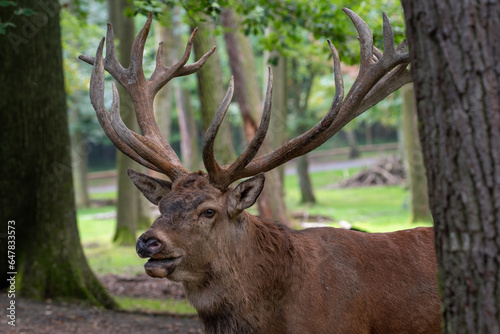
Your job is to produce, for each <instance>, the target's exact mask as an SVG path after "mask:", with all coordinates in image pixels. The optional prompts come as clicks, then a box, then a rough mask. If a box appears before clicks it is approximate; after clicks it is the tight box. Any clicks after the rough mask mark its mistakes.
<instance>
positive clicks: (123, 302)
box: [115, 296, 196, 315]
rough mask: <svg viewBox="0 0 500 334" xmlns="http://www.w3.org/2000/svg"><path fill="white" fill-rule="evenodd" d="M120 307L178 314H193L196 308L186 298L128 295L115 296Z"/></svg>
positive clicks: (130, 309)
mask: <svg viewBox="0 0 500 334" xmlns="http://www.w3.org/2000/svg"><path fill="white" fill-rule="evenodd" d="M115 300H116V302H117V303H118V305H119V306H120V308H122V309H124V310H129V311H147V312H168V313H175V314H179V315H194V314H196V310H195V308H194V307H192V306H191V305H190V304H189V302H188V301H186V300H173V299H163V300H158V299H146V298H130V297H122V296H117V297H115Z"/></svg>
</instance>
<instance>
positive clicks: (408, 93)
mask: <svg viewBox="0 0 500 334" xmlns="http://www.w3.org/2000/svg"><path fill="white" fill-rule="evenodd" d="M402 92H403V110H402V113H403V117H402V123H403V124H402V125H403V137H404V140H403V142H404V150H403V152H404V161H405V169H406V174H407V179H408V188H409V189H410V222H411V223H415V222H422V221H431V220H432V216H431V210H430V208H429V194H428V191H427V177H426V176H425V166H424V158H423V154H422V147H421V144H420V137H419V135H418V117H417V106H416V102H415V94H414V90H413V84H408V85H406V86H404V87H403V90H402Z"/></svg>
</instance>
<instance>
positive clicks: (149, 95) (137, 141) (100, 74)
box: [79, 13, 215, 181]
mask: <svg viewBox="0 0 500 334" xmlns="http://www.w3.org/2000/svg"><path fill="white" fill-rule="evenodd" d="M152 17H153V15H152V13H150V14H149V16H148V19H147V21H146V23H145V24H144V26H143V27H142V29H141V31H140V32H139V34H138V35H137V37H136V38H135V41H134V43H133V45H132V50H131V54H130V65H129V67H128V68H124V67H123V66H122V65H121V64H120V62H119V61H118V58H117V56H116V52H115V45H114V36H113V27H112V26H111V24H109V23H108V31H107V35H106V57H105V58H104V59H103V58H102V49H103V45H104V38H103V39H102V40H101V43H100V44H99V47H98V48H97V52H96V56H95V58H94V57H89V56H84V55H81V56H80V57H79V58H80V59H81V60H83V61H85V62H87V63H89V64H91V65H94V68H93V70H92V76H91V80H90V100H91V102H92V106H93V107H94V109H95V110H96V113H97V118H98V119H99V123H100V124H101V127H102V128H103V130H104V132H105V133H106V135H107V136H108V137H109V139H110V140H111V141H112V142H113V144H114V145H115V146H116V147H117V148H119V149H120V150H121V151H122V152H123V153H125V154H126V155H127V156H129V157H130V158H132V159H134V160H135V161H137V162H138V163H140V164H142V165H143V166H146V167H148V168H150V169H153V170H156V171H158V172H161V173H164V174H165V175H167V176H168V177H169V178H170V179H171V180H172V181H173V180H175V179H176V178H178V177H179V176H180V175H182V174H185V173H187V171H186V170H185V169H184V168H183V167H182V165H181V163H180V160H179V158H178V157H177V155H176V154H175V152H174V150H173V149H172V147H171V146H170V145H169V144H168V143H167V141H166V140H165V138H164V137H163V135H162V134H161V132H160V129H159V128H158V125H157V124H156V122H155V119H154V112H153V99H154V97H155V95H156V93H157V92H158V91H159V90H160V89H161V88H162V87H163V86H164V85H165V84H166V83H167V82H169V81H170V80H171V79H173V78H175V77H179V76H185V75H188V74H192V73H194V72H196V71H198V70H199V69H200V68H201V66H203V64H204V63H205V62H206V60H207V59H208V57H209V56H210V55H211V54H212V53H213V52H214V51H215V47H213V48H212V49H211V50H210V51H208V52H207V53H206V54H205V55H204V56H203V57H201V58H200V59H199V60H198V61H197V62H195V63H193V64H190V65H186V63H187V61H188V59H189V55H190V54H191V46H192V41H193V38H194V36H195V34H196V29H195V30H194V31H193V33H192V34H191V36H190V37H189V40H188V43H187V45H186V49H185V51H184V54H183V56H182V58H181V59H180V60H179V62H177V63H176V64H175V65H173V66H171V67H167V66H165V65H164V63H163V43H160V46H159V48H158V52H157V55H156V67H155V70H154V72H153V74H152V75H151V77H150V78H149V79H147V80H146V78H145V76H144V72H143V69H142V58H143V52H144V45H145V43H146V39H147V36H148V34H149V30H150V28H151V21H152ZM104 70H107V71H108V72H109V73H110V74H111V75H112V76H113V78H115V80H116V81H118V82H119V83H120V84H121V85H122V86H123V87H124V88H125V90H126V91H127V92H128V94H129V95H130V97H131V99H132V103H133V105H134V109H135V113H136V117H137V122H138V124H139V127H140V129H141V132H142V135H140V134H138V133H135V132H133V131H131V130H130V129H128V128H127V126H126V125H125V124H124V123H123V120H122V119H121V117H120V103H119V98H118V91H117V89H116V87H115V85H114V83H113V84H112V85H113V103H112V105H111V112H110V113H109V112H108V111H107V110H106V107H105V106H104Z"/></svg>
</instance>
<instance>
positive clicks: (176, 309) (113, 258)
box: [78, 168, 431, 314]
mask: <svg viewBox="0 0 500 334" xmlns="http://www.w3.org/2000/svg"><path fill="white" fill-rule="evenodd" d="M358 170H359V168H356V169H348V170H338V171H327V172H316V173H312V174H311V179H312V183H313V186H314V189H315V194H316V198H317V200H318V203H317V204H316V205H314V206H311V205H303V204H301V203H300V190H299V186H298V178H297V176H296V175H287V176H286V177H285V192H286V203H287V206H288V208H289V210H290V211H294V212H307V213H309V214H310V215H321V216H328V217H331V218H332V219H333V220H334V222H333V223H332V224H331V225H332V226H338V224H337V222H338V221H340V220H344V221H347V222H349V223H350V224H352V225H353V226H354V227H358V228H362V229H365V230H367V231H370V232H387V231H394V230H400V229H406V228H413V227H417V226H430V225H431V223H420V224H410V223H409V222H408V220H409V211H408V208H407V204H406V203H407V201H408V191H407V190H406V189H405V188H404V187H396V186H391V187H371V188H351V189H331V188H329V187H328V186H329V185H331V184H334V183H336V182H338V181H340V180H342V179H343V178H345V177H348V176H351V175H353V174H354V173H356V172H357V171H358ZM92 198H93V199H106V200H107V199H113V198H116V192H113V191H110V192H105V193H94V194H92ZM115 210H116V209H115V208H114V207H112V206H107V207H101V208H92V209H84V210H79V211H78V228H79V232H80V238H81V241H82V244H83V246H84V252H85V255H86V257H87V259H88V262H89V264H90V266H91V268H92V269H93V270H94V272H96V273H98V274H100V275H104V274H110V273H111V274H120V275H125V274H128V275H137V274H140V273H143V272H144V269H143V265H144V262H145V260H144V259H140V258H139V257H138V256H137V254H136V253H135V247H134V246H133V245H131V246H127V247H117V246H114V245H113V244H112V243H111V239H112V237H113V233H114V230H115V226H116V219H115V218H114V216H115V214H116V212H115ZM250 211H251V212H252V213H254V214H255V213H256V211H255V209H254V208H252V209H251V210H250ZM141 232H142V231H141ZM116 300H117V301H118V303H119V305H120V306H121V307H122V308H124V309H128V310H137V309H140V310H146V311H154V312H170V313H177V314H192V313H193V312H194V309H192V307H191V306H189V304H188V303H187V302H186V301H174V300H152V299H138V298H128V297H116Z"/></svg>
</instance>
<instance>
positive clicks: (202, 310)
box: [185, 212, 298, 333]
mask: <svg viewBox="0 0 500 334" xmlns="http://www.w3.org/2000/svg"><path fill="white" fill-rule="evenodd" d="M235 223H236V224H238V227H239V229H237V230H236V232H235V234H236V235H234V236H232V237H231V238H229V240H225V242H223V243H221V244H220V245H217V246H218V258H217V261H213V263H212V266H211V268H210V273H209V274H208V275H207V281H206V282H204V283H205V284H203V285H190V284H185V290H186V293H187V295H188V298H189V300H190V302H191V303H192V304H193V306H194V307H195V308H196V309H197V310H198V313H199V315H200V318H201V320H202V321H203V323H204V325H205V330H206V332H207V333H273V332H285V331H286V330H285V328H281V327H280V326H283V324H284V323H285V321H283V320H284V319H283V312H282V311H283V308H282V307H281V305H283V303H285V302H286V298H287V295H286V291H287V288H288V287H289V284H290V282H291V279H292V277H291V276H292V258H295V259H296V260H297V255H298V254H295V255H294V253H296V248H295V247H294V245H293V235H292V233H291V231H290V230H289V229H288V228H286V227H284V226H282V225H278V224H276V223H273V222H270V221H266V220H263V219H261V218H259V217H255V216H252V215H250V214H248V213H246V212H243V213H242V214H241V215H240V217H239V218H238V220H237V222H235Z"/></svg>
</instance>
